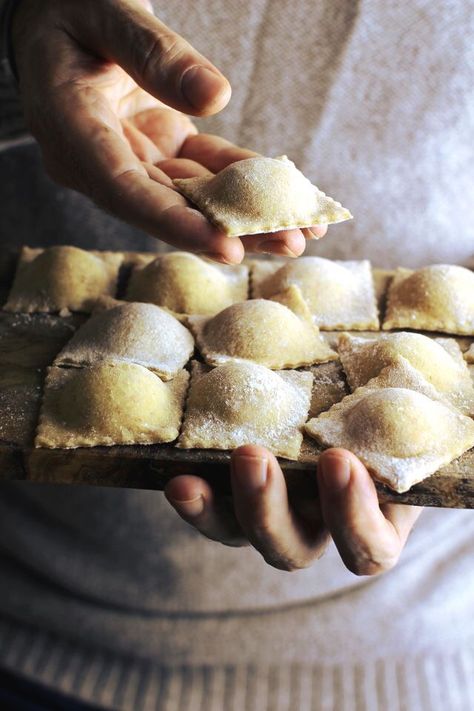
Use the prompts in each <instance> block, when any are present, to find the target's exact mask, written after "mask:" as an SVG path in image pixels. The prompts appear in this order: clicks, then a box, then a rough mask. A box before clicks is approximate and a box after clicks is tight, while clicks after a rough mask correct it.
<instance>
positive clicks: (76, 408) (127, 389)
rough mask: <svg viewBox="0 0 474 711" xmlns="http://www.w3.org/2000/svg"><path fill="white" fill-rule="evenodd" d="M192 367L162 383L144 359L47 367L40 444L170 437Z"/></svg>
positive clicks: (173, 436) (137, 441) (175, 430)
mask: <svg viewBox="0 0 474 711" xmlns="http://www.w3.org/2000/svg"><path fill="white" fill-rule="evenodd" d="M188 379H189V373H188V372H187V371H185V370H182V371H180V372H179V373H178V374H177V376H176V377H175V378H174V380H172V381H170V382H169V383H164V382H163V381H162V380H160V378H159V377H158V376H157V375H155V374H154V373H151V372H150V371H149V370H147V369H146V368H143V367H142V366H141V365H135V364H132V363H99V364H97V365H93V366H92V367H90V368H56V367H52V368H50V369H49V372H48V376H47V379H46V386H45V393H44V400H43V405H42V409H41V415H40V420H39V425H38V431H37V435H36V439H35V446H36V447H49V448H53V449H54V448H63V449H71V448H75V447H94V446H97V445H106V446H110V445H113V444H152V443H156V442H172V441H173V440H175V439H176V438H177V436H178V434H179V427H180V423H181V418H182V412H183V404H184V398H185V395H186V390H187V384H188Z"/></svg>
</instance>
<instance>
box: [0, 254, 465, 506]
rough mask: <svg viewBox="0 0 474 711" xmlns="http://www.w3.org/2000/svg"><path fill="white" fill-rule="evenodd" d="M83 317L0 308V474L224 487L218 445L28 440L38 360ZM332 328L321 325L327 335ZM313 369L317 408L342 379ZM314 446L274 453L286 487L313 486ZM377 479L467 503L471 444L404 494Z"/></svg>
mask: <svg viewBox="0 0 474 711" xmlns="http://www.w3.org/2000/svg"><path fill="white" fill-rule="evenodd" d="M14 264H15V255H12V254H10V253H6V254H4V255H3V256H2V257H0V297H1V299H2V303H3V302H4V301H5V297H6V293H7V292H8V288H9V285H10V283H11V278H12V273H13V269H14ZM383 281H384V283H386V280H383ZM381 296H382V297H383V294H382V295H381ZM84 318H85V317H84V316H79V315H74V316H71V317H68V318H59V317H57V316H50V315H40V314H38V315H33V316H28V315H23V314H6V313H5V312H2V313H0V481H12V480H24V481H25V480H26V481H33V482H42V483H48V484H51V483H53V484H69V485H71V484H82V485H84V484H86V485H94V486H113V487H129V488H140V489H163V487H164V485H165V484H166V482H167V481H168V480H169V479H170V478H171V477H173V476H176V475H177V474H182V473H186V474H199V475H200V476H203V477H205V478H206V479H208V480H209V481H211V482H212V483H213V485H214V486H215V487H216V488H217V489H219V490H221V491H229V487H230V483H229V473H228V472H229V468H228V465H229V460H230V453H229V452H225V451H214V450H181V449H176V448H174V447H173V446H172V445H151V446H143V445H137V446H127V447H118V446H117V447H94V448H90V449H87V448H80V449H74V450H48V449H35V448H34V447H33V438H34V432H35V427H36V422H37V418H38V412H39V407H40V400H41V393H42V385H43V380H44V374H45V368H46V367H47V366H48V365H49V364H50V363H51V362H52V360H53V358H54V356H55V355H56V353H57V352H59V350H60V349H61V348H62V346H63V345H64V344H65V343H66V342H67V340H68V339H69V338H70V337H71V335H72V333H73V332H74V330H75V329H76V328H77V327H78V326H79V325H80V324H81V323H82V322H83V321H84ZM335 335H336V334H330V333H328V334H327V338H328V340H330V341H331V340H333V339H334V337H335ZM372 335H374V334H372ZM468 344H469V341H468V339H463V341H462V344H461V345H462V347H463V348H466V347H467V346H468ZM312 370H313V372H314V374H315V380H316V383H317V386H316V387H315V389H314V395H313V401H312V405H311V414H312V415H316V414H318V412H320V411H322V410H323V409H327V408H328V407H330V405H331V404H332V403H333V402H336V401H337V400H340V399H341V397H342V396H343V394H344V389H345V383H344V378H343V374H342V371H341V369H340V366H339V365H338V364H337V363H328V364H325V365H321V366H315V367H314V368H312ZM319 452H320V450H319V449H318V448H317V446H316V445H315V444H314V443H313V442H312V441H310V440H306V439H305V441H304V443H303V447H302V451H301V456H300V459H299V461H297V462H290V461H288V460H281V465H282V468H283V470H284V472H285V476H286V478H287V482H288V485H289V487H290V488H295V489H298V491H299V493H301V492H303V493H304V492H305V491H308V493H309V492H313V493H314V487H315V476H314V474H315V469H316V462H317V459H318V455H319ZM376 486H377V490H378V492H379V498H380V500H383V501H394V502H399V503H406V504H415V505H420V506H443V507H450V508H452V507H458V508H474V450H471V451H470V452H467V453H466V454H465V455H463V456H462V457H460V458H459V459H458V460H456V461H454V462H452V463H451V464H449V465H448V466H447V467H444V468H443V469H442V470H440V471H439V472H437V473H436V474H434V475H433V476H431V477H429V478H428V479H425V480H424V481H423V482H421V483H420V484H417V485H415V486H414V487H412V489H411V490H410V491H409V492H407V493H405V494H397V493H395V492H393V491H391V490H390V489H389V488H388V487H386V486H384V485H383V484H379V483H377V484H376Z"/></svg>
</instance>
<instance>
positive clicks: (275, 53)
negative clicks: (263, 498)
mask: <svg viewBox="0 0 474 711" xmlns="http://www.w3.org/2000/svg"><path fill="white" fill-rule="evenodd" d="M156 5H157V6H158V3H156ZM162 5H163V7H162V8H161V9H160V10H159V15H160V17H161V18H162V19H163V20H164V21H165V22H167V23H169V24H170V25H171V26H172V27H173V28H174V29H176V30H177V31H179V32H181V33H182V34H184V35H185V36H186V37H188V38H189V39H190V40H191V41H192V42H193V43H194V44H195V45H196V46H197V47H198V49H200V50H201V51H203V52H204V53H206V54H207V55H208V56H209V57H210V58H211V59H212V60H213V61H214V62H215V63H216V64H217V65H218V66H219V67H220V68H221V69H222V70H223V71H224V72H225V73H226V74H227V76H228V77H229V78H230V79H231V81H232V84H233V87H234V94H233V98H232V102H231V104H230V106H229V107H228V108H227V109H226V110H225V111H224V112H222V114H221V115H219V116H217V117H213V118H211V119H208V120H206V121H205V122H200V123H201V128H202V129H203V130H208V131H215V132H218V133H220V134H222V135H224V136H226V137H227V138H229V139H231V140H235V141H236V142H239V143H241V144H243V145H247V146H249V147H252V148H255V149H256V150H259V151H261V152H262V153H265V154H267V155H277V154H280V153H282V152H286V153H287V154H288V155H289V157H290V158H292V159H293V160H295V162H296V163H297V165H298V167H300V168H301V169H302V170H303V171H304V172H305V173H306V174H307V175H308V176H309V177H310V178H312V179H313V181H314V182H316V184H317V185H318V186H319V187H320V188H321V189H323V190H326V191H327V192H329V193H330V194H333V195H334V196H335V197H337V198H338V199H339V200H341V201H342V202H343V203H344V204H346V205H347V206H348V207H349V208H350V209H351V210H352V212H353V213H354V215H355V219H354V220H353V221H352V222H350V223H347V224H343V225H339V226H335V227H332V228H330V232H329V236H328V237H326V238H325V239H324V240H322V241H321V242H319V243H317V244H312V245H311V248H312V250H313V251H314V253H316V254H320V255H323V256H330V257H335V258H359V257H370V258H371V259H372V260H373V261H374V263H375V264H377V265H380V266H394V265H397V264H404V265H406V266H416V265H419V264H423V263H428V262H436V261H450V262H459V263H467V262H468V261H469V260H470V259H471V257H472V256H474V230H473V224H472V204H473V197H474V195H473V169H472V165H473V156H472V129H473V127H474V126H473V123H474V122H473V112H472V106H473V101H472V99H473V97H472V93H473V92H472V68H473V67H472V62H473V56H472V29H473V28H472V26H471V28H469V27H468V24H469V20H471V22H472V17H473V15H474V12H472V5H471V12H469V5H470V3H466V2H465V0H447V1H446V2H428V0H413V2H411V3H404V2H394V3H386V2H383V1H382V0H361V1H359V2H357V1H356V0H320V1H318V2H310V1H309V0H307V1H306V0H300V1H299V2H286V1H285V0H275V1H272V2H270V1H269V0H268V1H267V2H264V1H263V0H253V1H247V0H242V1H241V2H238V3H233V4H229V3H224V2H223V1H222V0H199V2H196V3H192V4H191V3H177V2H176V3H162ZM469 63H470V66H469ZM5 91H6V90H5ZM1 96H2V94H1V87H0V98H1ZM4 96H6V93H5V94H4ZM3 106H5V102H4V103H3ZM10 115H12V112H11V105H9V108H8V112H4V113H3V116H2V105H0V127H2V126H7V127H8V125H9V119H8V116H10ZM2 118H3V122H2ZM10 125H11V124H10ZM4 135H7V133H6V132H5V134H4ZM0 204H1V205H2V210H1V213H0V234H1V237H2V240H3V243H10V244H12V243H15V242H25V243H28V244H32V245H34V244H47V243H52V242H59V243H64V242H67V243H75V244H79V245H83V246H86V247H92V246H95V247H98V248H109V249H110V248H112V249H113V248H117V249H118V248H122V247H129V248H136V249H144V248H156V243H155V242H154V241H152V240H151V239H150V238H147V237H146V236H144V235H142V234H140V233H138V232H137V231H136V230H132V229H130V228H128V227H126V226H124V225H122V224H120V223H118V222H117V221H115V220H113V219H112V218H110V217H109V216H106V215H103V214H101V213H100V212H99V211H98V210H96V209H95V208H94V207H93V206H91V205H90V204H89V203H88V202H87V201H86V200H85V199H84V198H82V197H81V196H79V195H76V194H74V193H71V192H70V191H67V190H65V189H61V188H57V187H56V186H53V185H52V184H51V182H50V181H49V180H48V179H47V178H46V177H45V176H44V173H43V171H42V168H41V164H40V161H39V156H38V151H37V148H36V146H35V145H34V144H26V145H21V146H17V147H14V148H9V149H5V150H3V151H2V152H0ZM473 536H474V515H473V513H472V512H471V511H444V510H426V511H425V512H424V513H423V515H422V516H421V518H420V520H419V523H418V525H417V527H416V530H415V531H414V532H413V534H412V536H411V538H410V540H409V542H408V544H407V547H406V549H405V552H404V554H403V556H402V560H401V561H400V563H399V565H398V566H397V568H396V569H394V570H393V571H391V572H390V573H388V574H386V575H384V576H382V577H380V578H376V579H371V578H370V579H364V578H356V577H355V576H353V575H352V574H350V573H349V572H347V571H346V570H345V569H344V567H343V565H342V563H341V562H340V560H339V558H338V556H337V553H336V551H335V549H334V548H333V547H331V548H330V549H329V551H328V552H327V554H326V555H325V557H324V558H323V559H322V560H321V561H318V562H317V563H316V564H315V565H314V566H313V567H312V568H311V569H309V570H304V571H299V572H297V573H293V574H287V573H282V572H280V571H277V570H274V569H271V568H269V567H268V566H267V565H266V564H265V563H264V562H263V561H262V560H261V559H260V557H259V556H258V555H257V554H256V553H255V552H254V551H253V550H252V549H230V548H225V547H223V546H220V545H219V544H216V543H213V542H210V541H208V540H206V539H204V538H202V537H200V536H199V534H197V533H196V532H195V531H194V530H193V529H191V528H190V527H188V526H186V525H185V524H184V523H183V522H182V521H181V520H179V519H178V518H177V517H176V515H175V514H174V512H173V511H172V510H171V509H170V508H169V506H168V504H167V503H166V502H165V501H164V498H163V496H162V495H161V494H159V493H149V492H140V491H125V490H108V489H100V488H88V487H76V488H72V487H60V486H58V487H52V486H40V485H32V484H9V485H3V486H2V487H1V488H0V665H2V666H5V667H6V668H8V669H13V670H15V671H17V672H18V673H21V674H25V675H27V676H28V677H30V678H34V679H38V680H41V681H42V682H43V683H46V684H48V685H51V686H53V687H57V688H59V689H62V690H64V691H66V692H68V693H71V694H74V695H75V696H77V697H80V698H82V699H86V700H89V701H92V702H94V703H96V704H100V705H102V706H104V707H105V708H114V709H124V710H125V711H135V709H136V710H137V711H140V710H141V709H147V710H148V709H158V710H159V711H162V710H165V711H176V710H179V711H181V710H183V711H184V710H186V711H195V710H196V711H197V710H198V709H202V710H203V711H208V710H209V711H212V710H213V709H214V710H215V711H223V710H225V711H227V710H229V711H231V710H232V711H244V710H250V709H252V710H255V711H263V710H268V711H279V710H281V711H283V710H285V711H287V710H288V711H290V710H291V711H306V710H308V711H309V710H310V709H311V710H316V709H317V710H318V711H319V710H320V709H321V711H322V710H323V709H324V710H326V711H329V710H331V709H334V710H335V711H340V710H341V711H343V710H344V711H352V710H354V711H355V710H356V709H357V710H363V711H375V710H376V709H380V710H383V711H392V709H393V711H395V710H397V711H399V710H400V709H409V710H410V711H418V710H420V711H421V710H422V711H437V710H438V709H439V710H440V711H441V709H442V710H443V711H446V710H448V711H458V710H459V711H465V710H467V709H469V708H472V707H474V683H473V679H474V628H473V612H474V563H473V555H472V540H473Z"/></svg>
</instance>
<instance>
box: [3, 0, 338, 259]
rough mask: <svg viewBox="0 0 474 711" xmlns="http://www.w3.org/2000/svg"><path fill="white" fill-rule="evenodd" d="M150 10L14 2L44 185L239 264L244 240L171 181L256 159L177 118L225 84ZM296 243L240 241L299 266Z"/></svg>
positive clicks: (206, 109)
mask: <svg viewBox="0 0 474 711" xmlns="http://www.w3.org/2000/svg"><path fill="white" fill-rule="evenodd" d="M150 9H151V6H150V4H149V3H148V1H147V0H141V1H140V0H80V1H79V0H43V2H38V1H37V0H22V2H21V3H20V4H19V7H18V9H17V10H16V12H15V16H14V21H13V46H14V51H15V58H16V63H17V67H18V75H19V83H20V90H21V94H22V100H23V105H24V111H25V116H26V119H27V122H28V124H29V127H30V130H31V132H32V134H33V135H34V136H35V137H36V139H37V140H38V143H39V145H40V147H41V150H42V154H43V159H44V164H45V167H46V170H47V172H48V174H49V175H50V176H51V177H52V178H53V179H54V180H56V181H57V182H59V183H61V184H62V185H65V186H66V187H69V188H73V189H74V190H78V191H80V192H82V193H84V194H85V195H88V196H89V197H90V198H92V199H93V200H94V201H95V202H96V203H97V204H99V205H100V206H101V207H103V208H104V209H106V210H108V211H109V212H111V213H113V214H114V215H116V216H118V217H120V218H122V219H123V220H125V221H127V222H129V223H130V224H133V225H135V226H137V227H139V228H141V229H144V230H146V231H147V232H149V233H150V234H152V235H154V236H155V237H158V238H160V239H162V240H164V241H165V242H168V243H169V244H171V245H173V246H175V247H178V248H180V249H186V250H189V251H192V252H196V253H200V254H205V255H207V256H209V257H211V258H213V259H216V260H218V261H222V262H228V263H238V262H240V261H241V260H242V258H243V256H244V245H243V241H242V240H240V239H236V238H232V239H229V238H228V237H226V236H225V235H224V234H223V233H222V232H220V231H219V230H218V229H217V228H215V227H213V226H212V225H211V224H209V223H208V222H207V220H206V219H205V218H204V217H203V215H202V214H201V213H200V212H198V211H197V210H195V209H194V208H192V207H190V206H189V204H188V203H187V202H186V200H185V198H184V197H183V196H181V195H180V194H179V192H178V191H177V190H175V189H174V187H173V184H172V180H171V179H172V178H173V177H192V176H197V175H203V174H208V173H209V172H211V171H212V172H216V171H218V170H221V169H222V168H223V167H225V166H226V165H227V164H228V163H231V162H234V161H236V160H241V159H243V158H248V157H249V156H253V155H256V154H255V153H253V152H252V151H248V150H245V149H242V148H238V147H236V146H234V145H232V144H231V143H229V142H228V141H225V140H224V139H221V138H218V137H216V136H208V135H201V136H199V135H197V130H196V128H195V127H194V126H193V124H192V122H191V121H190V119H189V118H188V117H187V116H186V115H185V114H192V115H194V116H206V115H210V114H213V113H216V112H218V111H220V110H221V109H222V108H223V107H224V106H225V105H226V104H227V102H228V101H229V98H230V94H231V88H230V85H229V82H228V81H227V80H226V79H225V77H224V76H223V75H222V74H221V73H220V72H219V70H218V69H216V67H214V66H213V65H212V64H211V63H210V62H209V61H208V60H207V59H206V58H205V57H203V56H202V55H201V54H199V53H198V52H197V51H196V50H195V49H193V47H191V45H189V44H188V43H187V42H186V41H185V40H184V39H183V38H182V37H180V36H179V35H177V34H176V33H174V32H173V31H172V30H170V29H168V28H167V27H166V26H165V25H164V24H163V23H162V22H160V21H159V20H158V19H156V18H155V17H154V16H153V15H152V14H151V13H150V11H149V10H150ZM181 112H184V113H181ZM324 232H325V229H324V228H314V229H313V233H314V234H316V235H317V236H322V235H323V234H324ZM305 236H306V237H311V236H314V235H312V234H311V232H309V231H305ZM305 236H304V235H303V233H302V231H301V230H287V231H285V232H280V233H275V234H272V235H266V236H263V235H261V236H252V237H246V238H244V242H245V248H246V249H249V250H253V251H261V252H272V253H276V254H286V255H287V256H298V255H299V254H301V253H302V252H303V251H304V247H305V238H304V237H305Z"/></svg>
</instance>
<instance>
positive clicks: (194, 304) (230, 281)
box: [126, 252, 248, 316]
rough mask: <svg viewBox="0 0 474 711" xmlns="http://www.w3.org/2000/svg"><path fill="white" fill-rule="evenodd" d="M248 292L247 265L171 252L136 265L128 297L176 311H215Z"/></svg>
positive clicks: (203, 312) (205, 312) (131, 299)
mask: <svg viewBox="0 0 474 711" xmlns="http://www.w3.org/2000/svg"><path fill="white" fill-rule="evenodd" d="M247 295H248V268H247V267H246V266H243V265H239V266H225V265H220V264H212V263H211V262H208V261H206V260H204V259H200V258H199V257H196V256H195V255H194V254H188V253H186V252H170V253H169V254H163V255H160V256H159V257H157V258H156V259H154V260H153V261H152V262H150V263H149V264H148V265H147V266H145V267H144V268H143V269H136V270H135V271H134V272H133V273H132V275H131V277H130V281H129V284H128V289H127V294H126V298H127V300H128V301H148V302H150V303H153V304H156V305H157V306H162V307H164V308H167V309H169V310H170V311H172V312H174V313H176V314H203V315H210V316H212V315H214V314H216V313H218V312H219V311H222V309H225V308H226V307H227V306H230V304H233V303H235V302H236V301H243V300H244V299H246V298H247Z"/></svg>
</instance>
